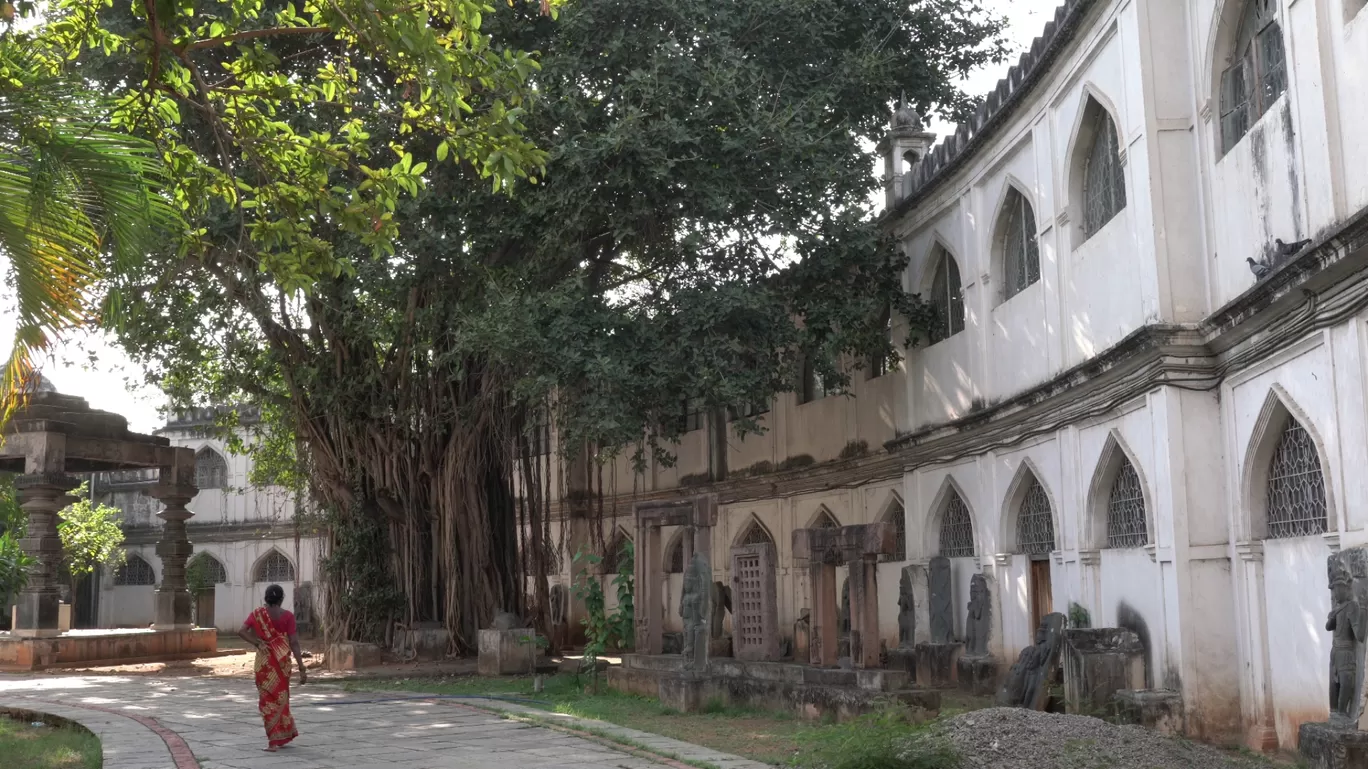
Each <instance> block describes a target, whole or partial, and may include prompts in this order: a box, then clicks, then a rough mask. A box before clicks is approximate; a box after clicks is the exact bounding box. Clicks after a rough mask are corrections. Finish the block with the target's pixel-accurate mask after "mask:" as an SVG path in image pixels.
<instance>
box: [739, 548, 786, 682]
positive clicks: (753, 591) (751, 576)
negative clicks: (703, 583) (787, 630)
mask: <svg viewBox="0 0 1368 769" xmlns="http://www.w3.org/2000/svg"><path fill="white" fill-rule="evenodd" d="M731 566H732V648H733V650H734V651H733V654H734V655H735V656H736V657H737V658H738V659H743V660H777V659H779V606H778V604H779V601H778V590H777V585H776V581H775V576H774V571H775V568H774V567H775V550H774V545H772V544H769V543H763V544H756V545H745V546H742V547H734V548H732V563H731Z"/></svg>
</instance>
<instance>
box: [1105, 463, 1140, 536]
mask: <svg viewBox="0 0 1368 769" xmlns="http://www.w3.org/2000/svg"><path fill="white" fill-rule="evenodd" d="M1148 544H1149V534H1148V533H1147V532H1146V531H1145V492H1144V490H1143V489H1141V487H1140V475H1139V474H1138V473H1136V472H1135V465H1133V464H1131V461H1130V459H1129V458H1128V457H1125V456H1124V455H1123V456H1122V457H1121V469H1120V470H1118V471H1117V472H1116V480H1115V481H1112V487H1111V494H1110V495H1109V496H1108V497H1107V547H1144V546H1145V545H1148Z"/></svg>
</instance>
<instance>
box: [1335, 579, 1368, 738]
mask: <svg viewBox="0 0 1368 769" xmlns="http://www.w3.org/2000/svg"><path fill="white" fill-rule="evenodd" d="M1329 571H1330V595H1331V596H1332V600H1333V603H1334V606H1333V608H1331V609H1330V616H1329V617H1328V618H1327V619H1326V621H1325V629H1326V630H1328V631H1330V633H1331V645H1330V719H1331V721H1348V720H1350V719H1354V718H1355V717H1356V716H1357V715H1358V714H1357V713H1355V712H1354V711H1355V705H1356V703H1355V695H1356V694H1357V692H1358V668H1359V659H1358V657H1359V644H1362V643H1363V642H1364V641H1365V640H1368V618H1366V617H1365V616H1364V611H1363V607H1362V606H1361V605H1360V604H1359V602H1358V600H1357V599H1356V598H1355V596H1354V582H1353V575H1352V574H1351V573H1350V571H1349V569H1348V567H1347V566H1346V565H1345V563H1344V562H1343V561H1341V560H1339V559H1334V558H1332V559H1331V560H1330V564H1329Z"/></svg>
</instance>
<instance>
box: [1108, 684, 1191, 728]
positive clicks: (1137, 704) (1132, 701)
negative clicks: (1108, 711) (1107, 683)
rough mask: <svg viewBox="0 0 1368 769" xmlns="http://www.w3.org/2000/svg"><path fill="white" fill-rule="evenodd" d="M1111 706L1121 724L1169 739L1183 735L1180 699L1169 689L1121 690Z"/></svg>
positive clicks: (1177, 694) (1181, 698) (1181, 702)
mask: <svg viewBox="0 0 1368 769" xmlns="http://www.w3.org/2000/svg"><path fill="white" fill-rule="evenodd" d="M1113 703H1114V707H1115V708H1116V717H1117V720H1118V721H1121V722H1122V723H1127V724H1139V725H1141V726H1143V727H1145V728H1147V729H1153V730H1154V731H1156V732H1159V733H1160V734H1164V735H1170V736H1171V735H1175V734H1181V733H1182V731H1183V696H1182V695H1181V694H1179V693H1178V692H1175V691H1173V690H1171V689H1122V690H1121V691H1119V692H1117V693H1116V699H1115V700H1113Z"/></svg>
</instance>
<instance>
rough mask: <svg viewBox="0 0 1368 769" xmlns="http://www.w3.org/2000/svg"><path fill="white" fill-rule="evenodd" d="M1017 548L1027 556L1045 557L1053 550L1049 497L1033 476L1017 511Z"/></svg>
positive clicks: (1053, 540)
mask: <svg viewBox="0 0 1368 769" xmlns="http://www.w3.org/2000/svg"><path fill="white" fill-rule="evenodd" d="M1017 546H1018V547H1019V548H1020V549H1021V552H1023V553H1026V554H1027V555H1046V554H1048V553H1049V552H1050V551H1052V550H1054V549H1055V537H1054V516H1053V514H1052V513H1051V511H1050V497H1049V496H1048V495H1046V493H1045V487H1044V486H1041V485H1040V480H1039V479H1037V478H1036V477H1035V476H1034V475H1033V476H1031V484H1030V486H1028V487H1027V488H1026V494H1025V496H1023V497H1022V498H1021V507H1020V509H1019V510H1018V511H1017Z"/></svg>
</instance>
